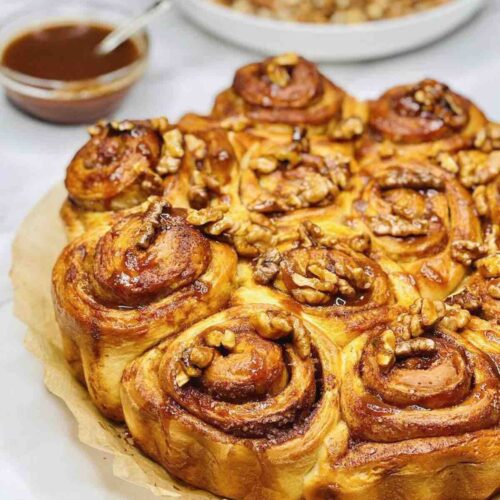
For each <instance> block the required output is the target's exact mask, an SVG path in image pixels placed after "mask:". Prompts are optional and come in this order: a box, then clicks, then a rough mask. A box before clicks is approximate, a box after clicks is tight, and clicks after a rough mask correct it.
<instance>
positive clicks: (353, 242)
mask: <svg viewBox="0 0 500 500" xmlns="http://www.w3.org/2000/svg"><path fill="white" fill-rule="evenodd" d="M348 244H349V246H350V247H351V248H352V249H353V250H354V251H355V252H359V253H362V254H365V255H368V254H369V253H370V250H371V247H372V240H371V239H370V236H369V235H368V234H366V233H363V234H358V235H356V236H353V237H352V238H350V239H349V242H348Z"/></svg>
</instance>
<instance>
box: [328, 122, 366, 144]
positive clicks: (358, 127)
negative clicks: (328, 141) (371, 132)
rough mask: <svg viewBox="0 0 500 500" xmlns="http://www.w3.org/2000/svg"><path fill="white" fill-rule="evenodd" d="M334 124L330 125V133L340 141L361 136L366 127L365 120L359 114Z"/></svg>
mask: <svg viewBox="0 0 500 500" xmlns="http://www.w3.org/2000/svg"><path fill="white" fill-rule="evenodd" d="M332 125H333V126H330V127H329V130H328V134H329V136H330V137H332V138H333V139H337V140H339V141H350V140H352V139H355V138H357V137H360V136H361V135H362V134H363V132H364V128H365V126H364V123H363V120H362V119H361V118H359V117H358V116H350V117H349V118H346V119H345V120H342V121H341V122H340V123H338V124H337V123H336V124H332Z"/></svg>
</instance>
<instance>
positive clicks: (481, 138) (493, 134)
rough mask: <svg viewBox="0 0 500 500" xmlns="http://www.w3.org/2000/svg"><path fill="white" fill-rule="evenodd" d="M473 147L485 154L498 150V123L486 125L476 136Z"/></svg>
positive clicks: (499, 139)
mask: <svg viewBox="0 0 500 500" xmlns="http://www.w3.org/2000/svg"><path fill="white" fill-rule="evenodd" d="M474 146H475V147H476V148H478V149H480V150H481V151H484V152H485V153H490V152H491V151H493V150H494V149H500V123H492V122H490V123H488V124H487V125H486V126H485V127H483V128H482V129H481V130H480V131H479V132H478V133H477V135H476V138H475V139H474Z"/></svg>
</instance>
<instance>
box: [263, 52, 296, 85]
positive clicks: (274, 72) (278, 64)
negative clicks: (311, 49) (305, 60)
mask: <svg viewBox="0 0 500 500" xmlns="http://www.w3.org/2000/svg"><path fill="white" fill-rule="evenodd" d="M298 62H299V57H298V56H297V54H294V53H289V54H283V55H281V56H277V57H274V58H273V59H271V61H270V62H269V63H268V64H267V65H266V74H267V77H268V78H269V80H271V82H272V83H274V84H275V85H278V86H279V87H286V86H287V85H288V83H289V82H290V80H291V75H290V72H289V68H291V67H293V66H296V65H297V64H298Z"/></svg>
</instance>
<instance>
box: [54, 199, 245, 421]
mask: <svg viewBox="0 0 500 500" xmlns="http://www.w3.org/2000/svg"><path fill="white" fill-rule="evenodd" d="M235 271H236V254H235V253H234V251H233V250H232V249H231V248H229V247H228V246H226V245H224V244H221V243H217V242H213V241H210V240H208V239H207V238H206V237H205V236H204V235H203V233H201V232H200V231H199V230H198V229H196V228H195V227H193V226H192V225H191V224H189V223H188V222H187V221H186V215H185V211H183V210H180V209H171V208H170V206H169V204H168V203H167V202H166V201H165V200H161V199H160V200H158V199H156V200H155V199H153V200H152V201H151V202H150V203H148V204H147V206H146V208H145V209H144V210H143V209H142V207H141V209H138V210H135V211H132V212H131V213H129V214H128V215H125V216H124V217H122V218H120V219H119V220H118V221H117V222H115V223H114V224H113V225H104V226H101V227H99V228H97V229H95V230H93V231H91V232H88V233H85V234H84V235H83V236H81V237H79V238H77V239H76V240H74V241H73V242H72V243H70V244H69V245H68V246H67V247H66V249H65V250H64V251H63V253H62V254H61V256H60V257H59V259H58V261H57V262H56V264H55V266H54V270H53V278H52V279H53V299H54V304H55V309H56V319H57V321H58V323H59V327H60V329H61V333H62V336H63V340H64V346H65V350H66V354H67V357H68V358H69V361H70V363H71V364H72V365H73V366H75V368H76V371H77V374H79V375H80V378H81V377H82V375H83V376H84V379H85V382H86V385H87V387H88V389H89V392H90V395H91V397H92V399H93V401H94V403H95V404H96V406H97V407H98V408H99V409H100V410H101V411H102V412H103V413H104V414H105V415H106V416H108V417H110V418H113V419H116V420H119V419H121V418H122V410H121V404H120V397H119V382H120V378H121V375H122V371H123V369H124V367H125V365H126V364H127V362H128V361H130V360H132V359H134V358H135V357H136V356H138V355H139V354H141V353H142V352H144V350H145V349H147V348H149V347H151V346H152V345H154V344H156V343H157V342H158V341H160V340H162V339H163V338H165V337H167V336H169V335H172V334H174V333H176V332H178V331H179V330H181V329H183V328H185V327H187V326H189V325H190V324H192V323H193V322H195V321H198V320H200V319H202V318H204V317H206V316H208V315H210V314H212V313H214V312H216V311H218V310H219V309H220V308H221V307H223V306H224V305H225V303H226V302H227V300H228V299H229V296H230V294H231V291H232V289H233V281H234V276H235Z"/></svg>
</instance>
